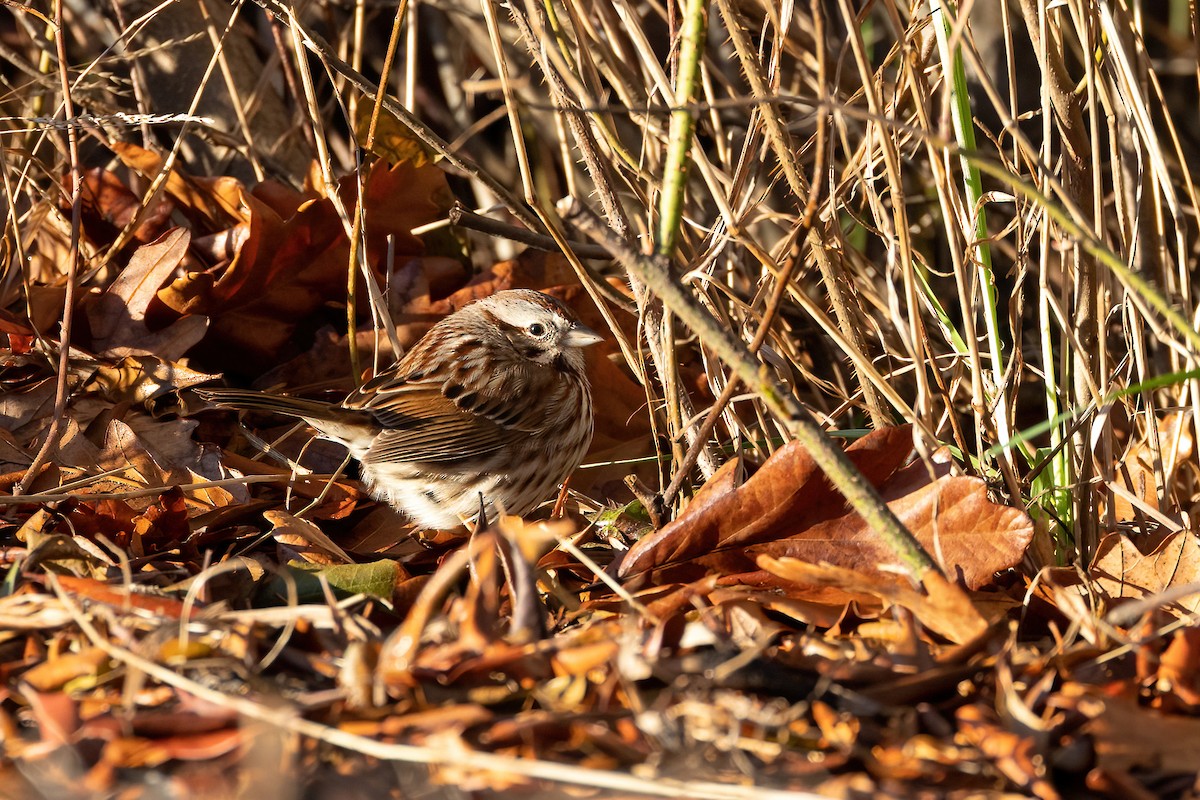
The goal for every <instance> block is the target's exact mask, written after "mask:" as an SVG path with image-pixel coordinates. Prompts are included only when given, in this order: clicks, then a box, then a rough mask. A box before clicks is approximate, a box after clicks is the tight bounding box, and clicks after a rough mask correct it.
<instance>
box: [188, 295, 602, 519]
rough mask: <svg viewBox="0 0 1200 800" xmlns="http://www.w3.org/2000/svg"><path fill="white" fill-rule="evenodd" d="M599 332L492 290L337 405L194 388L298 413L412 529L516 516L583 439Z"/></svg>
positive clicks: (554, 307) (250, 406)
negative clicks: (589, 367)
mask: <svg viewBox="0 0 1200 800" xmlns="http://www.w3.org/2000/svg"><path fill="white" fill-rule="evenodd" d="M599 341H601V337H600V336H599V335H597V334H596V333H595V332H593V331H592V330H590V329H589V328H587V327H586V326H584V325H582V324H580V322H579V321H578V320H577V319H576V318H575V315H574V314H573V313H572V312H571V311H570V310H569V309H568V308H567V307H566V306H564V305H563V304H562V303H560V302H559V301H558V300H555V299H554V298H552V297H549V296H547V295H544V294H541V293H540V292H535V291H531V290H528V289H512V290H509V291H503V292H497V293H496V294H494V295H492V296H491V297H486V298H483V299H482V300H477V301H475V302H473V303H470V304H468V305H466V306H464V307H463V308H461V309H459V310H458V311H456V312H455V313H453V314H451V315H450V316H448V317H446V318H445V319H443V320H442V321H441V322H439V323H437V324H436V325H434V326H433V327H432V328H431V329H430V330H429V331H428V332H427V333H426V334H425V335H424V336H423V337H421V339H420V341H418V342H417V343H416V344H415V345H413V347H412V348H411V349H410V350H409V351H408V353H406V354H405V356H404V357H403V358H402V359H401V360H400V362H399V363H398V364H396V366H394V367H393V368H391V369H390V370H388V371H387V372H384V373H381V374H380V375H378V376H377V377H376V378H375V379H374V380H372V381H370V382H369V383H367V384H365V385H364V386H363V387H362V388H360V389H359V390H358V391H356V392H354V393H353V394H351V395H350V396H349V397H348V398H346V400H344V401H343V402H341V403H338V404H333V403H323V402H320V401H316V400H305V399H302V398H298V397H287V396H281V395H271V394H265V393H262V392H255V391H248V390H238V389H205V390H197V392H196V393H197V394H198V395H199V396H200V397H201V398H202V399H204V400H206V401H208V402H211V403H214V404H216V405H218V406H223V407H227V408H240V409H247V410H256V411H270V412H275V413H278V414H285V415H288V416H292V417H299V418H300V419H303V420H304V421H305V422H307V423H308V424H309V425H311V426H313V427H314V428H316V429H317V431H319V432H320V435H321V436H323V437H324V438H326V439H331V440H333V441H335V442H340V443H341V444H343V445H345V446H346V447H347V448H348V449H349V450H350V454H351V455H352V456H354V458H356V459H358V460H359V461H360V462H361V463H362V477H363V480H364V481H365V482H366V483H367V484H368V486H369V487H370V488H371V491H372V493H373V494H374V495H375V496H376V497H377V498H378V499H380V500H383V501H385V502H387V503H389V504H391V506H392V507H393V508H395V509H396V510H397V511H400V512H402V513H404V514H405V515H407V516H408V517H409V518H411V519H412V521H413V522H415V523H416V524H418V525H420V526H422V527H427V528H437V529H449V528H453V527H455V526H457V525H459V524H460V523H461V522H462V521H464V520H467V519H470V518H473V517H474V516H476V515H477V514H478V512H479V498H480V495H482V496H483V500H484V507H485V509H486V512H487V514H488V515H489V516H491V515H492V514H493V513H494V512H495V511H503V512H504V513H508V514H524V513H526V512H528V511H530V510H532V509H533V508H534V507H536V506H537V505H538V504H539V503H541V502H542V501H543V500H545V499H546V498H547V496H548V495H549V493H550V492H551V491H552V490H553V489H554V487H556V486H557V485H558V484H560V483H562V482H563V481H564V480H566V478H567V476H569V475H570V474H571V472H572V471H574V470H575V468H576V467H578V466H579V464H580V462H581V461H582V459H583V455H584V453H585V452H586V451H587V448H588V445H589V444H590V443H591V441H592V395H591V390H590V388H589V387H588V380H587V376H586V374H585V373H584V359H583V352H582V350H581V348H584V347H587V346H588V345H592V344H596V343H597V342H599Z"/></svg>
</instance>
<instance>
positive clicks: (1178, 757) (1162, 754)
mask: <svg viewBox="0 0 1200 800" xmlns="http://www.w3.org/2000/svg"><path fill="white" fill-rule="evenodd" d="M1133 691H1134V690H1133V688H1132V687H1130V688H1129V689H1128V690H1127V691H1125V692H1123V693H1120V694H1114V693H1112V692H1108V691H1105V690H1103V689H1101V688H1099V687H1095V686H1088V685H1086V684H1082V683H1076V682H1074V681H1068V682H1067V683H1064V684H1063V687H1062V689H1061V691H1060V697H1061V698H1062V699H1061V700H1060V704H1062V705H1064V706H1065V707H1067V708H1073V709H1075V710H1078V711H1079V712H1080V713H1081V714H1083V715H1085V716H1086V717H1087V718H1088V719H1089V720H1090V722H1088V723H1087V724H1085V725H1084V726H1083V729H1082V733H1085V734H1088V735H1089V736H1090V737H1091V739H1092V742H1093V743H1094V745H1095V748H1096V760H1097V763H1100V764H1103V765H1104V766H1105V768H1107V769H1113V770H1133V769H1142V770H1154V771H1162V772H1181V773H1194V772H1195V771H1196V765H1197V764H1200V719H1197V718H1196V717H1184V716H1176V715H1171V714H1164V713H1162V712H1161V711H1154V710H1152V709H1147V708H1142V707H1141V706H1140V705H1139V704H1138V701H1137V698H1136V697H1135V696H1134V694H1133Z"/></svg>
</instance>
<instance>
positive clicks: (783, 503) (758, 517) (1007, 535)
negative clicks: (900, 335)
mask: <svg viewBox="0 0 1200 800" xmlns="http://www.w3.org/2000/svg"><path fill="white" fill-rule="evenodd" d="M911 437H912V434H911V430H910V429H909V428H908V427H906V426H905V427H898V428H888V429H884V430H879V431H875V432H873V433H871V434H869V435H868V436H866V437H864V438H863V439H860V440H858V441H857V442H855V443H853V444H852V445H851V446H850V447H849V448H847V450H846V455H847V456H848V457H849V458H850V460H851V462H853V463H854V465H855V466H856V467H857V468H858V469H859V471H860V472H861V473H862V474H863V476H864V477H865V478H866V479H867V480H869V481H870V482H871V483H873V484H874V485H875V486H876V487H878V488H879V491H880V494H881V495H883V498H884V500H886V501H887V503H888V505H889V507H890V508H891V509H892V510H893V511H894V512H895V513H896V515H897V516H898V517H899V518H900V521H901V522H903V523H904V524H905V525H906V526H907V527H908V529H909V530H910V531H912V532H913V534H914V535H915V536H916V537H917V539H918V540H919V541H920V542H921V544H922V545H923V546H924V547H925V549H926V551H927V552H929V554H930V555H931V556H933V558H934V560H935V561H936V562H937V563H938V564H939V566H940V567H941V568H942V569H943V570H944V571H945V572H946V574H947V575H948V576H949V577H950V578H951V579H954V580H961V581H962V582H963V583H964V584H965V585H966V586H967V588H969V589H977V588H979V587H981V586H983V585H985V584H987V583H988V582H989V581H990V580H991V579H992V576H993V575H994V574H995V573H996V572H999V571H1001V570H1004V569H1008V568H1009V567H1012V566H1013V565H1015V564H1016V563H1018V562H1019V561H1020V559H1021V556H1022V554H1023V553H1024V552H1025V548H1026V547H1027V546H1028V545H1029V542H1030V540H1031V539H1032V537H1033V524H1032V522H1031V521H1030V519H1029V517H1028V516H1027V515H1026V514H1025V513H1024V512H1023V511H1022V510H1020V509H1015V508H1008V507H1005V506H999V505H996V504H994V503H991V502H990V501H988V499H987V490H986V489H987V487H986V485H985V484H984V483H983V481H981V480H979V479H977V478H970V477H965V476H959V475H951V474H949V465H948V464H947V463H944V462H943V463H935V464H933V465H926V464H925V463H923V462H915V463H913V464H910V465H909V466H907V467H904V468H903V469H901V466H902V465H903V464H904V462H905V460H907V458H908V457H909V455H910V453H911V450H912V438H911ZM732 469H735V468H732V467H727V468H726V469H723V470H721V471H720V472H719V473H718V475H717V476H715V477H714V478H713V480H712V481H710V483H715V487H714V488H713V489H711V490H707V491H702V492H701V493H699V494H697V496H696V498H695V499H694V500H693V501H692V503H691V505H689V506H688V508H687V510H686V511H685V512H684V513H683V514H682V515H681V516H680V517H679V518H678V519H676V520H675V521H674V522H672V523H670V524H669V525H667V526H666V527H664V528H663V529H662V530H660V531H658V532H657V533H655V534H652V535H651V536H647V537H646V538H644V539H642V540H641V541H639V542H638V543H637V544H636V545H634V546H633V547H632V548H631V549H630V551H629V554H628V556H627V557H626V558H625V560H624V562H623V563H622V565H621V569H620V573H619V574H620V576H621V577H622V578H623V579H625V580H626V582H627V584H628V585H629V586H631V587H632V588H638V587H641V586H645V585H647V584H649V583H655V584H662V583H685V582H691V581H694V580H697V579H698V578H700V577H701V576H703V575H705V574H709V573H712V574H717V575H720V576H723V577H724V578H725V579H727V580H738V581H748V582H754V581H756V580H763V579H765V578H767V577H768V576H766V575H763V574H761V573H760V574H759V575H757V576H756V575H755V574H754V573H756V572H758V571H759V568H758V566H757V564H756V563H755V559H757V558H758V557H759V556H771V557H773V558H784V557H787V558H797V559H800V560H802V561H806V562H809V563H827V564H830V565H833V566H838V567H843V568H846V569H852V570H855V571H857V572H860V573H862V574H865V575H875V576H883V577H887V576H895V575H897V574H903V567H902V565H901V564H900V562H899V561H898V559H897V558H896V556H895V555H894V554H893V553H892V552H891V550H889V549H888V548H887V547H886V545H884V543H883V542H882V541H881V540H880V539H879V538H878V536H877V535H876V534H875V533H874V532H873V531H872V530H871V529H870V528H868V527H867V525H866V523H865V522H864V521H863V520H862V518H861V517H859V516H858V515H857V514H853V513H849V512H848V510H847V508H846V503H845V500H844V499H843V498H842V497H841V495H840V494H838V493H837V492H836V491H835V490H834V488H833V486H832V485H831V484H830V483H829V482H828V481H827V480H826V479H825V477H824V475H822V474H821V472H820V470H819V469H818V468H817V467H816V464H815V463H814V462H813V460H812V458H811V457H810V456H809V455H808V453H807V452H806V451H805V450H804V448H803V447H802V446H801V445H799V444H798V443H795V442H792V443H789V444H787V445H785V446H784V447H782V448H780V449H779V450H778V451H776V453H775V454H774V455H772V456H771V458H769V459H768V460H767V462H766V463H765V464H763V466H762V467H760V468H759V470H758V471H757V472H756V473H754V475H752V476H751V477H750V478H749V479H748V480H747V481H746V482H745V483H744V484H743V485H741V486H738V487H737V488H731V480H732V477H731V473H730V472H729V471H727V470H732ZM731 576H738V577H737V578H732V577H731Z"/></svg>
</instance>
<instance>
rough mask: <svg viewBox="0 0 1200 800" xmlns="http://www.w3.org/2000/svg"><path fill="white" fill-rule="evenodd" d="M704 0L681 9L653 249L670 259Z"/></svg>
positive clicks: (687, 159) (687, 160) (691, 0)
mask: <svg viewBox="0 0 1200 800" xmlns="http://www.w3.org/2000/svg"><path fill="white" fill-rule="evenodd" d="M706 6H707V2H706V0H687V6H686V7H685V9H684V12H683V30H682V33H681V36H680V44H679V71H678V77H677V79H676V81H675V110H674V111H672V112H671V126H670V129H669V132H668V136H667V159H666V163H665V164H664V165H663V190H662V195H661V196H660V198H659V204H658V235H657V236H656V237H655V252H656V253H657V254H658V255H659V256H662V257H666V258H670V257H671V256H672V255H674V253H675V247H676V245H677V244H678V243H679V225H680V222H681V221H682V219H683V195H684V190H685V188H686V187H687V175H688V168H689V167H690V166H691V155H690V154H691V150H692V135H693V133H694V132H695V127H696V118H695V117H694V116H693V115H694V114H695V113H696V112H695V111H694V110H693V108H692V103H693V101H694V100H695V99H696V91H697V87H698V85H699V83H700V57H701V56H702V55H703V54H704V34H705V31H706V30H707V29H708V9H707V7H706Z"/></svg>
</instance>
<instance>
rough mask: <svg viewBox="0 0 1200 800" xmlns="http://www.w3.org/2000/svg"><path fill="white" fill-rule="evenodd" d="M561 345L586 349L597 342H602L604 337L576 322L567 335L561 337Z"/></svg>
mask: <svg viewBox="0 0 1200 800" xmlns="http://www.w3.org/2000/svg"><path fill="white" fill-rule="evenodd" d="M562 341H563V344H564V345H566V346H567V347H587V346H588V345H593V344H596V343H598V342H603V341H604V337H603V336H601V335H600V334H598V333H596V332H595V331H594V330H592V329H591V328H589V327H588V326H587V325H582V324H580V323H578V322H576V323H575V324H574V325H572V326H571V329H570V330H569V331H567V335H566V336H564V337H563V340H562Z"/></svg>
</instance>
